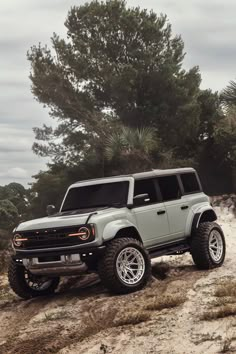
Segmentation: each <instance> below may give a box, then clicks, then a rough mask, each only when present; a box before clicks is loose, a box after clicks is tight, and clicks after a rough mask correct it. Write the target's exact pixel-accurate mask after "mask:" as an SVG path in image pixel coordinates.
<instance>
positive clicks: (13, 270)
mask: <svg viewBox="0 0 236 354" xmlns="http://www.w3.org/2000/svg"><path fill="white" fill-rule="evenodd" d="M8 281H9V284H10V287H11V289H12V290H13V291H14V293H15V294H16V295H18V296H19V297H21V298H22V299H25V300H27V299H30V298H33V297H37V296H46V295H50V294H53V293H54V291H55V290H56V288H57V286H58V284H59V281H60V278H59V277H57V278H52V279H51V284H50V285H49V287H48V288H46V289H44V290H35V289H32V288H31V287H30V286H29V285H28V284H27V281H26V279H25V267H24V266H23V265H22V264H20V263H19V264H17V263H16V262H15V261H14V260H13V259H11V260H10V263H9V267H8Z"/></svg>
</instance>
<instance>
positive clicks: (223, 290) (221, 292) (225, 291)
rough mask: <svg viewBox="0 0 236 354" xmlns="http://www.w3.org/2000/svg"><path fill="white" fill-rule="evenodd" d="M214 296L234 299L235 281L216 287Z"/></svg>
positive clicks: (235, 293)
mask: <svg viewBox="0 0 236 354" xmlns="http://www.w3.org/2000/svg"><path fill="white" fill-rule="evenodd" d="M215 296H216V297H236V282H235V281H233V282H231V281H227V282H223V283H222V284H220V285H219V286H218V287H217V289H216V291H215ZM235 301H236V300H235Z"/></svg>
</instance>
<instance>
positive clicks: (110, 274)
mask: <svg viewBox="0 0 236 354" xmlns="http://www.w3.org/2000/svg"><path fill="white" fill-rule="evenodd" d="M128 247H132V248H136V249H137V250H138V251H139V252H140V253H141V254H142V256H143V259H144V264H145V271H144V274H143V276H142V278H141V279H140V281H139V282H138V283H136V284H132V285H130V284H126V283H124V282H123V281H122V279H121V278H120V277H119V275H118V272H117V268H116V261H117V258H118V255H119V253H120V252H121V251H122V250H123V249H125V248H128ZM98 273H99V276H100V278H101V281H102V283H103V284H104V286H105V287H106V288H107V289H109V290H110V291H111V292H112V293H115V294H126V293H131V292H134V291H137V290H140V289H142V288H143V287H144V286H145V285H146V284H147V282H148V280H149V278H150V276H151V260H150V257H149V254H148V252H147V251H146V249H145V248H144V246H143V245H142V243H141V242H139V241H137V240H135V239H133V238H129V237H124V238H118V239H114V240H112V241H111V242H110V243H109V244H108V245H107V248H106V251H105V254H104V256H103V258H102V259H101V260H100V262H99V264H98Z"/></svg>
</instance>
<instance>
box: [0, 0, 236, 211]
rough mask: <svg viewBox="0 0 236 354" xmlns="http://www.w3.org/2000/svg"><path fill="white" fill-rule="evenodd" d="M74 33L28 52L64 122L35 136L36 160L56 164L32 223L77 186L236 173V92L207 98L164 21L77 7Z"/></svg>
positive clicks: (35, 192) (35, 81) (111, 3)
mask: <svg viewBox="0 0 236 354" xmlns="http://www.w3.org/2000/svg"><path fill="white" fill-rule="evenodd" d="M65 26H66V29H67V38H66V39H62V38H60V37H59V36H58V35H57V34H55V33H54V34H53V37H52V39H51V48H49V47H47V46H42V45H41V44H39V45H36V46H33V47H32V48H31V50H30V51H29V52H28V60H29V61H30V64H31V73H30V79H31V82H32V92H33V94H34V96H35V97H36V99H37V100H38V101H39V102H40V103H42V104H43V105H44V106H46V107H47V108H48V109H49V112H50V115H51V116H52V117H53V118H54V119H56V121H57V125H56V127H55V128H52V127H50V126H45V125H44V126H43V127H42V128H34V132H35V138H36V142H35V143H34V145H33V150H34V152H35V153H36V154H38V155H39V156H48V157H50V158H51V161H52V163H51V165H50V166H49V170H48V171H47V172H45V173H39V174H38V175H37V176H35V178H36V182H35V183H34V184H33V186H32V192H31V194H30V196H29V200H30V203H31V207H30V208H31V213H32V215H36V216H41V215H44V214H45V207H46V205H47V204H50V203H55V204H56V205H57V206H58V205H59V204H60V201H61V198H62V195H63V194H64V192H65V189H66V186H68V184H70V183H72V182H74V181H76V180H81V179H87V178H91V177H93V178H96V177H102V176H105V175H111V174H119V173H126V172H134V171H139V170H144V169H149V168H157V167H159V168H168V167H183V166H187V165H192V166H194V167H197V168H200V170H204V171H205V170H206V169H207V168H208V169H209V171H208V172H209V176H211V173H212V172H211V171H210V170H212V168H211V167H212V166H213V165H214V166H216V165H219V167H218V171H219V172H220V171H221V169H222V168H223V166H224V167H226V169H227V171H230V170H231V168H233V169H234V167H233V166H234V165H235V159H236V156H235V129H234V127H233V126H232V112H231V113H230V110H231V111H232V106H234V105H235V102H236V101H235V97H236V84H235V82H230V85H229V86H228V87H227V88H226V89H225V90H224V91H223V92H222V95H221V96H220V98H221V99H220V98H219V95H218V93H214V92H212V91H211V90H200V87H199V85H200V82H201V77H200V73H199V69H198V67H193V68H191V69H190V70H185V69H183V66H182V63H183V59H184V55H185V53H184V44H183V41H182V39H181V37H180V36H175V35H174V34H173V33H172V28H171V24H170V23H169V21H168V19H167V17H166V16H165V15H160V16H159V17H158V16H157V15H156V14H155V13H154V12H153V11H150V12H149V11H147V10H142V9H140V8H139V7H136V8H128V7H127V6H126V2H125V1H123V0H108V1H106V2H99V1H91V2H90V3H86V4H84V5H81V6H75V7H73V8H71V10H70V11H69V13H68V16H67V19H66V21H65ZM222 103H223V109H222ZM226 108H227V109H226ZM230 117H231V118H230ZM214 171H215V170H214ZM208 172H206V175H207V173H208ZM210 178H211V177H210ZM205 179H206V180H208V178H207V176H206V178H205ZM58 191H59V192H58ZM0 193H1V190H0ZM0 199H1V198H0Z"/></svg>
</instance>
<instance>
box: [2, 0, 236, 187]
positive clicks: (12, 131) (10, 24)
mask: <svg viewBox="0 0 236 354" xmlns="http://www.w3.org/2000/svg"><path fill="white" fill-rule="evenodd" d="M82 3H83V1H81V0H77V1H76V0H1V2H0V53H1V55H0V92H1V94H0V185H5V184H7V183H10V182H12V181H16V182H19V183H22V184H24V185H26V186H27V183H28V182H30V181H32V179H31V176H32V175H34V174H36V173H37V172H38V171H39V170H40V169H41V170H42V169H45V168H46V166H45V163H46V160H45V159H42V158H39V157H37V156H36V155H34V154H33V153H32V151H31V146H32V143H33V141H34V134H33V132H32V127H34V126H38V127H39V126H41V125H42V124H43V123H46V124H48V125H50V122H51V119H50V118H49V117H48V114H47V111H46V110H45V109H44V108H43V107H42V106H41V105H40V104H39V103H38V102H36V101H35V100H34V98H33V96H32V94H31V92H30V81H29V78H28V76H29V63H28V62H27V60H26V52H27V50H28V49H29V48H30V47H31V46H32V45H34V44H37V43H38V42H41V43H42V44H46V43H47V44H49V43H50V37H51V35H52V33H53V32H56V33H58V34H60V35H62V36H64V35H65V29H64V20H65V18H66V15H67V12H68V10H69V8H70V7H71V6H73V5H80V4H82ZM127 3H128V5H131V6H137V5H140V6H141V7H143V6H145V7H146V8H148V9H154V11H155V12H157V13H160V12H162V13H165V14H167V16H168V18H169V20H170V22H171V24H172V26H173V31H174V33H175V34H181V35H182V38H183V40H184V43H185V51H186V52H187V55H186V58H185V62H184V65H185V67H186V68H190V67H192V66H194V65H199V66H200V71H201V74H202V88H211V89H213V90H218V91H219V90H221V89H222V88H223V87H225V86H226V85H227V83H228V82H229V80H232V79H235V78H236V68H235V63H236V35H235V34H236V20H235V13H236V1H235V0H225V1H222V0H208V1H206V0H191V1H190V0H178V1H176V0H145V1H141V0H128V1H127Z"/></svg>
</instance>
